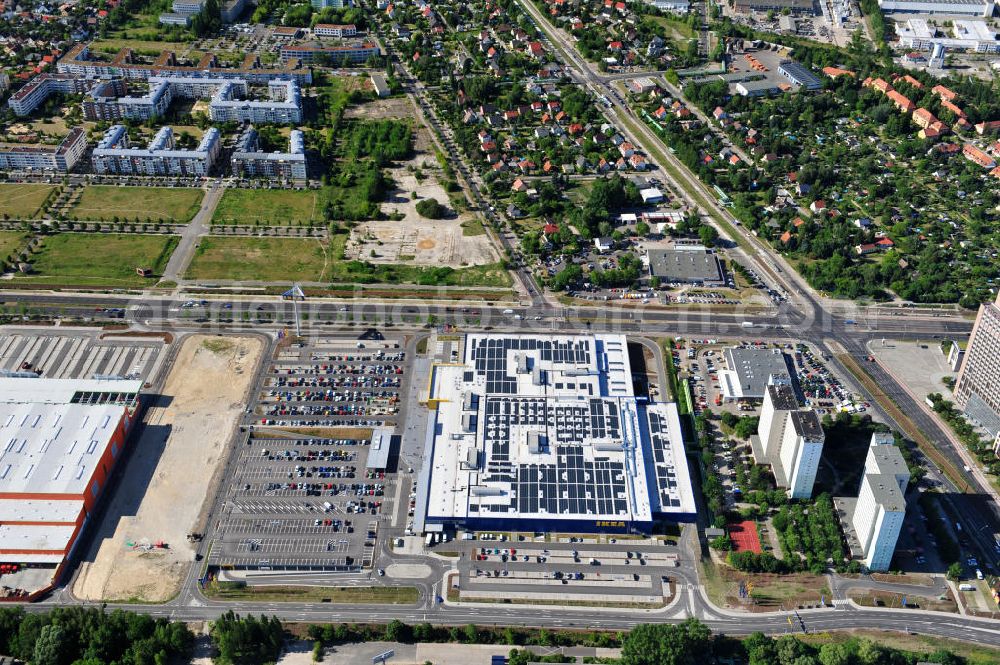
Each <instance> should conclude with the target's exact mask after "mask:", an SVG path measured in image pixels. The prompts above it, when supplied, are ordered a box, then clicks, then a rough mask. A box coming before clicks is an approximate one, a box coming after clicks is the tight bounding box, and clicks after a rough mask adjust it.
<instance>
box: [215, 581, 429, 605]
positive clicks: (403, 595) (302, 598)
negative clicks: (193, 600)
mask: <svg viewBox="0 0 1000 665" xmlns="http://www.w3.org/2000/svg"><path fill="white" fill-rule="evenodd" d="M202 593H204V594H205V596H206V597H208V598H212V599H215V600H232V601H258V602H279V603H281V602H285V603H302V602H305V603H371V604H373V605H382V604H392V605H405V604H409V603H415V602H417V601H418V600H419V599H420V593H419V592H418V591H417V589H416V587H412V586H379V587H322V586H247V585H245V584H243V583H241V582H213V583H210V584H209V585H208V586H206V587H205V588H204V589H203V591H202Z"/></svg>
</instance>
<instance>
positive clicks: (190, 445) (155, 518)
mask: <svg viewBox="0 0 1000 665" xmlns="http://www.w3.org/2000/svg"><path fill="white" fill-rule="evenodd" d="M181 343H182V344H183V346H182V348H181V349H180V352H179V353H178V355H177V359H176V361H175V362H174V365H173V367H172V368H171V370H170V374H169V376H168V377H167V381H166V384H165V386H164V388H163V390H162V396H160V397H159V398H158V399H157V398H155V397H154V398H152V399H153V401H152V404H151V405H150V406H149V407H148V409H147V414H146V417H145V423H146V426H145V429H144V430H143V431H141V433H140V438H139V439H137V440H136V441H135V442H134V444H133V445H134V446H135V448H134V450H133V451H132V456H131V457H130V458H129V460H128V463H127V464H128V466H127V467H126V469H125V473H124V476H123V477H122V479H121V482H120V483H119V485H118V487H117V489H116V490H115V492H114V496H113V498H112V499H111V503H110V504H109V505H108V507H107V510H106V512H105V514H104V518H103V520H102V521H101V523H99V524H96V525H94V529H95V533H94V538H93V542H92V543H91V545H90V549H89V551H88V552H86V553H85V554H84V556H83V560H82V562H81V564H80V571H79V575H78V576H77V578H76V581H75V583H74V586H73V593H74V595H76V596H77V597H78V598H81V599H86V600H109V601H111V600H137V601H149V602H157V601H165V600H168V599H170V598H171V597H172V596H174V595H175V594H176V593H177V592H178V590H179V588H180V584H181V583H182V582H183V581H184V578H185V575H186V574H187V571H188V567H189V566H190V564H191V562H192V561H193V560H194V553H195V548H194V546H193V545H192V544H191V543H189V542H188V540H187V534H188V533H191V531H192V530H193V529H194V528H195V526H196V522H197V521H198V519H199V515H200V513H201V511H202V508H203V506H204V505H205V502H206V501H211V500H212V496H213V495H214V491H215V489H214V485H215V484H216V483H217V478H216V475H217V471H221V469H220V464H219V463H220V462H221V461H222V460H224V459H225V455H226V447H227V444H228V442H229V440H230V437H231V435H232V431H233V427H234V425H235V424H236V422H237V419H238V418H239V415H240V413H241V412H242V410H243V408H244V404H245V400H246V393H247V390H248V388H249V387H250V382H251V381H252V379H253V374H254V369H255V368H256V366H257V362H258V360H259V358H260V354H261V351H262V349H263V344H262V342H261V340H258V339H253V338H242V337H218V336H212V335H193V336H190V337H187V338H185V339H184V340H183V341H182V342H181ZM158 543H159V544H162V545H165V547H159V546H157V544H158Z"/></svg>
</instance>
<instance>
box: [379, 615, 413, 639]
mask: <svg viewBox="0 0 1000 665" xmlns="http://www.w3.org/2000/svg"><path fill="white" fill-rule="evenodd" d="M385 639H386V641H387V642H409V641H410V640H412V639H413V629H412V628H411V627H410V626H409V625H407V624H405V623H403V622H402V621H400V620H399V619H393V620H392V621H390V622H389V623H387V624H386V626H385Z"/></svg>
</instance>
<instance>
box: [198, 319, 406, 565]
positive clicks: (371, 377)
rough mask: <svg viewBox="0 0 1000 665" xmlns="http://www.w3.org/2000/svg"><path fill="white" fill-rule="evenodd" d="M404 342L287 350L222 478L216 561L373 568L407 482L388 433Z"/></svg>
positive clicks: (371, 339) (400, 410)
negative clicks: (397, 463)
mask: <svg viewBox="0 0 1000 665" xmlns="http://www.w3.org/2000/svg"><path fill="white" fill-rule="evenodd" d="M404 346H405V344H404V340H402V339H385V338H383V337H382V336H381V335H379V334H375V335H373V334H366V335H365V336H364V339H359V338H358V337H356V336H355V337H346V336H345V337H335V336H330V337H321V338H319V339H314V340H311V341H309V342H306V343H294V344H289V345H287V346H284V347H280V348H279V350H278V351H277V353H276V356H275V358H274V360H273V362H272V363H271V365H270V367H268V369H267V370H266V371H265V372H264V374H263V375H262V377H261V381H260V384H259V386H258V389H257V400H256V402H255V403H252V404H251V405H250V406H249V408H248V410H247V411H248V412H247V415H246V420H245V424H246V426H247V427H246V431H244V432H243V434H242V436H241V439H240V440H239V441H238V442H237V444H236V445H237V448H238V450H237V451H236V452H235V453H234V457H233V461H232V465H231V467H230V471H229V474H228V477H227V478H226V480H225V482H224V485H223V492H224V497H225V503H224V506H223V511H222V518H221V519H220V520H219V522H218V523H217V524H216V531H215V533H214V534H213V538H214V540H213V543H212V550H211V554H210V556H209V563H210V564H211V565H214V566H218V567H221V568H235V569H242V570H265V571H266V570H292V569H301V570H317V571H321V570H325V571H356V570H360V569H362V568H369V567H371V566H372V565H373V564H374V558H375V552H376V544H377V540H378V538H381V537H384V535H385V534H384V533H382V532H381V531H382V530H383V529H384V528H385V527H387V526H389V525H390V524H391V523H393V522H394V521H395V520H393V515H392V513H393V511H394V509H395V507H397V506H398V505H399V503H400V498H401V496H402V495H401V492H402V489H404V488H403V483H404V482H407V481H406V479H400V478H399V477H397V474H396V471H397V469H396V463H395V462H394V461H393V460H394V459H395V457H396V456H397V455H398V445H399V444H398V440H397V439H398V437H393V436H392V433H393V432H394V430H395V425H396V423H397V422H402V419H403V417H404V411H405V406H404V404H403V402H402V401H401V398H400V395H401V394H405V393H404V392H403V391H404V386H406V380H407V378H408V374H409V372H408V366H407V354H406V351H405V350H404ZM380 433H381V434H384V435H385V436H382V437H380ZM373 442H374V443H373ZM390 455H391V457H390ZM389 520H392V522H389Z"/></svg>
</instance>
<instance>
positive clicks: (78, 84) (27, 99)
mask: <svg viewBox="0 0 1000 665" xmlns="http://www.w3.org/2000/svg"><path fill="white" fill-rule="evenodd" d="M93 84H94V82H93V81H87V80H84V79H81V78H78V77H76V76H64V75H62V74H39V75H38V76H36V77H35V78H33V79H31V80H30V81H28V83H26V84H25V85H24V86H22V87H21V89H20V90H18V91H17V92H15V93H14V94H13V95H11V96H10V99H8V100H7V106H9V107H10V110H11V111H13V112H14V113H16V114H17V115H28V114H29V113H31V112H32V111H34V110H35V109H36V108H38V107H39V106H41V105H42V103H43V102H44V101H45V100H46V99H48V98H49V95H53V94H55V93H62V94H64V95H74V94H80V93H83V92H87V90H89V89H90V86H92V85H93Z"/></svg>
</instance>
